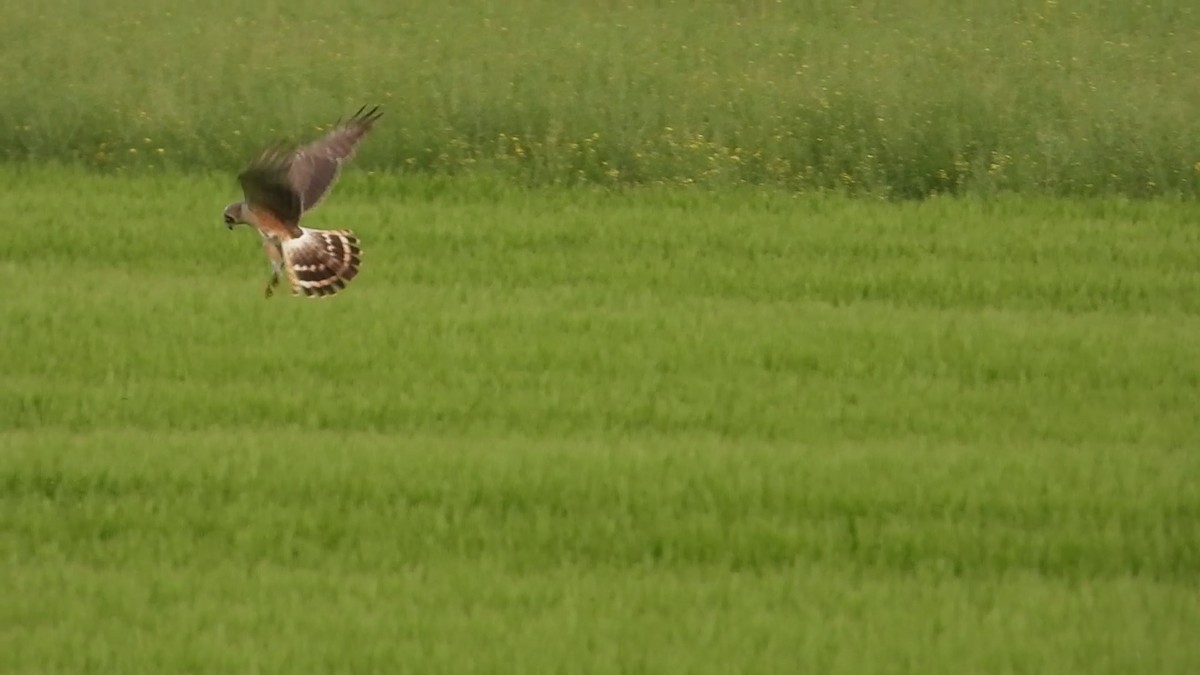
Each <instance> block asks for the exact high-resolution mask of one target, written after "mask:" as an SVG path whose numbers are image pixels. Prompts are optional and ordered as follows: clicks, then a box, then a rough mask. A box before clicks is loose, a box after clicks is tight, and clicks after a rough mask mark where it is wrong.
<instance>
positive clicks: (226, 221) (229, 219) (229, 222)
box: [225, 216, 233, 225]
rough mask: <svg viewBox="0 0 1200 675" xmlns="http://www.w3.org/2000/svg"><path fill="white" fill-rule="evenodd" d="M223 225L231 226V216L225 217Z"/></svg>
mask: <svg viewBox="0 0 1200 675" xmlns="http://www.w3.org/2000/svg"><path fill="white" fill-rule="evenodd" d="M225 224H226V225H232V224H233V216H225Z"/></svg>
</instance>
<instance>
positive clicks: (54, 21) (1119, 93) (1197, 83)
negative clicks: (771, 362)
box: [0, 0, 1200, 197]
mask: <svg viewBox="0 0 1200 675" xmlns="http://www.w3.org/2000/svg"><path fill="white" fill-rule="evenodd" d="M10 4H11V5H12V6H9V7H5V8H4V10H3V11H4V17H3V20H2V21H0V56H3V58H0V81H2V82H4V87H3V88H2V89H0V158H7V159H10V160H46V159H51V160H56V161H67V162H74V163H82V164H86V165H88V166H92V167H96V168H104V169H107V168H112V167H120V166H132V167H147V168H148V167H158V166H167V167H178V168H185V169H187V170H194V169H195V168H196V167H202V168H206V169H219V170H222V171H225V170H231V169H232V168H233V167H235V166H237V165H239V164H240V163H241V162H242V161H244V159H245V156H246V155H247V154H248V153H249V152H250V151H252V150H255V149H257V146H258V145H259V144H260V143H262V142H263V139H264V138H269V137H272V136H285V135H286V136H294V135H299V134H301V133H302V132H303V131H305V130H310V129H312V128H313V127H314V126H315V125H322V124H328V123H331V122H332V121H333V120H334V119H335V118H336V117H337V116H339V115H345V114H348V113H350V112H352V111H353V110H355V109H357V108H358V107H359V106H360V105H362V104H370V103H383V104H384V105H385V106H386V107H387V109H388V115H389V117H388V124H387V125H386V126H385V127H382V128H381V129H380V131H379V134H378V136H377V137H376V139H375V140H374V142H373V143H372V145H371V147H369V148H366V149H365V151H364V153H363V156H362V157H361V158H360V161H361V163H362V166H363V167H364V168H377V169H392V170H406V171H412V172H423V173H430V172H432V173H438V174H455V175H457V174H462V173H470V172H474V171H476V170H477V169H479V168H480V167H483V168H484V169H486V171H488V172H500V173H502V174H504V175H506V176H507V177H509V178H510V179H511V180H515V181H519V182H522V183H525V184H564V183H580V182H584V183H601V184H614V183H615V184H627V183H639V184H645V183H662V184H667V183H670V184H678V183H701V184H705V185H712V186H730V185H742V184H755V185H765V184H769V185H775V186H784V187H788V188H794V189H796V188H798V189H806V190H815V189H822V190H828V189H833V190H845V191H850V192H858V193H868V194H872V195H887V196H892V197H921V196H925V195H929V194H934V193H938V194H946V193H975V194H992V193H996V192H1012V191H1018V192H1023V193H1031V192H1037V193H1041V194H1057V195H1076V196H1077V195H1111V194H1123V195H1128V196H1157V195H1166V196H1177V195H1188V196H1192V197H1195V196H1200V115H1197V114H1196V111H1197V110H1200V69H1197V68H1196V63H1197V60H1198V58H1200V54H1198V53H1197V51H1196V50H1197V46H1196V44H1197V42H1196V35H1198V34H1200V9H1197V7H1196V3H1195V2H1194V0H1157V1H1156V2H1130V1H1129V0H1072V1H1071V2H1059V1H1058V0H1001V1H999V2H990V3H981V2H974V3H963V2H950V1H948V0H899V1H896V0H859V1H856V2H831V1H828V0H822V1H819V2H811V1H810V2H791V1H789V2H782V1H778V0H775V1H772V0H721V1H715V0H712V1H708V2H687V1H685V0H675V1H672V0H656V1H650V2H636V3H635V2H627V3H622V2H613V1H610V0H581V1H578V2H561V1H560V0H511V1H509V2H493V1H492V0H465V1H462V2H442V1H440V0H412V1H410V2H405V3H402V4H394V3H387V2H381V0H351V1H348V2H338V3H330V2H324V1H322V0H289V1H288V2H277V1H269V2H261V3H249V2H245V0H199V1H197V2H191V3H186V4H183V3H165V4H164V3H160V4H156V5H154V6H149V5H146V4H145V3H141V2H137V1H135V0H110V1H108V2H104V3H94V4H91V5H87V6H81V4H80V3H79V2H78V1H76V0H45V1H43V2H36V3H34V2H25V3H10Z"/></svg>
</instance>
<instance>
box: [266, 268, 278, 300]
mask: <svg viewBox="0 0 1200 675" xmlns="http://www.w3.org/2000/svg"><path fill="white" fill-rule="evenodd" d="M278 285H279V270H277V269H272V270H271V278H270V279H268V280H267V289H266V294H267V297H268V298H269V297H271V296H272V295H275V287H276V286H278Z"/></svg>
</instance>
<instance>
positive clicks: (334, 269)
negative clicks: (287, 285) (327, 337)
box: [283, 227, 362, 298]
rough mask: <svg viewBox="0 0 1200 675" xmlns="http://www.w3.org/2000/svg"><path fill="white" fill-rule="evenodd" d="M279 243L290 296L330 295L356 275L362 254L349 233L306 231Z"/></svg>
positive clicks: (306, 229)
mask: <svg viewBox="0 0 1200 675" xmlns="http://www.w3.org/2000/svg"><path fill="white" fill-rule="evenodd" d="M300 229H301V231H302V232H303V234H302V235H301V236H299V237H296V238H295V239H288V240H286V241H284V242H283V259H284V266H285V268H286V269H287V275H288V280H289V281H290V282H291V284H292V293H293V294H294V295H305V296H308V297H310V298H320V297H324V296H326V295H333V294H334V293H337V292H338V291H340V290H342V289H343V288H345V287H346V284H347V283H348V282H349V281H350V280H351V279H353V278H354V277H355V276H357V275H358V266H359V264H360V262H361V258H362V251H361V250H360V249H359V247H358V238H357V237H356V236H354V233H353V232H351V231H350V230H310V229H308V228H306V227H302V228H300Z"/></svg>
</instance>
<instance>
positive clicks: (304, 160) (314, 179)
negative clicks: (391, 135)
mask: <svg viewBox="0 0 1200 675" xmlns="http://www.w3.org/2000/svg"><path fill="white" fill-rule="evenodd" d="M382 116H383V113H382V112H381V111H380V110H379V106H375V107H374V108H371V109H370V110H367V107H366V106H363V107H362V108H360V109H359V111H358V112H356V113H354V115H353V116H351V117H350V119H348V120H346V121H345V122H342V121H340V120H339V121H338V123H337V124H335V125H334V128H333V130H332V131H330V132H329V133H327V134H325V135H324V136H323V137H321V138H319V139H318V140H316V141H314V142H312V143H310V144H308V145H306V146H304V147H301V148H299V149H297V150H296V151H295V153H294V154H293V155H292V158H291V166H290V167H289V168H288V180H289V182H290V183H291V187H292V190H293V191H294V192H296V193H297V194H299V195H300V200H301V201H300V204H301V206H300V210H301V211H302V212H303V211H308V210H310V209H312V208H314V207H315V206H316V205H317V204H319V203H321V200H322V199H323V198H324V197H325V195H326V194H327V193H328V192H329V188H330V187H332V186H333V183H334V181H336V180H337V178H338V174H339V173H340V172H341V168H342V164H343V163H345V162H346V161H348V160H349V159H350V158H351V157H353V156H354V151H355V148H356V147H357V146H358V142H359V141H361V140H362V138H363V136H366V135H367V133H368V132H370V131H371V128H372V127H373V126H374V124H375V122H376V121H377V120H378V119H379V118H380V117H382Z"/></svg>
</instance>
